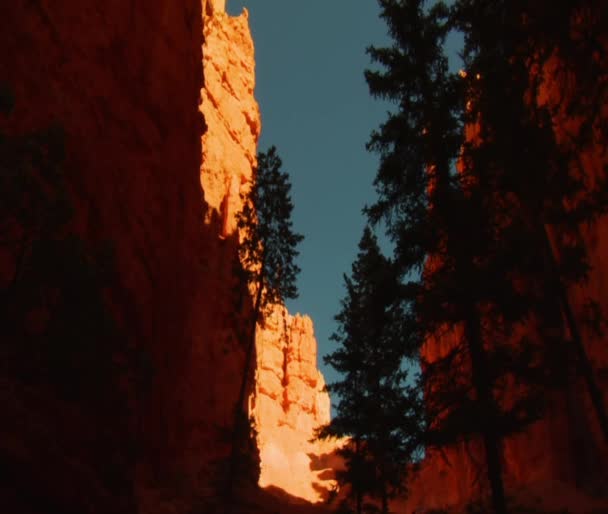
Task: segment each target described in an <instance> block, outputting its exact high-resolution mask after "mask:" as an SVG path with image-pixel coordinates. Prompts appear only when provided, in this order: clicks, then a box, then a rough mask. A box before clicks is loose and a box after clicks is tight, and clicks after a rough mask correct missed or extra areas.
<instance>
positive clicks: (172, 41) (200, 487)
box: [0, 0, 329, 514]
mask: <svg viewBox="0 0 608 514" xmlns="http://www.w3.org/2000/svg"><path fill="white" fill-rule="evenodd" d="M224 7H225V0H203V1H202V2H201V0H178V1H176V0H147V1H145V2H142V1H139V0H136V1H134V2H130V3H126V4H125V3H124V2H116V1H113V2H102V3H99V2H93V1H91V0H83V1H82V2H78V3H70V2H59V3H57V2H49V1H47V0H40V1H35V2H29V1H26V0H16V1H13V2H8V3H7V4H6V5H3V9H2V15H1V16H0V44H1V45H2V48H3V56H2V58H1V59H0V82H2V83H6V84H7V85H8V87H9V89H10V90H11V91H12V93H13V94H14V97H15V109H14V111H13V112H12V114H11V116H10V117H9V118H0V129H1V130H2V132H6V133H8V134H14V135H19V134H27V133H31V132H33V131H36V130H38V129H43V128H45V127H48V126H49V125H51V124H56V125H59V126H61V128H62V130H63V132H64V134H65V141H64V143H65V155H66V161H65V171H66V177H67V182H68V183H67V187H68V190H69V193H70V196H71V199H72V203H73V204H74V209H73V210H74V216H73V219H72V221H71V226H72V228H73V231H74V232H75V233H76V234H78V237H80V238H82V240H83V241H84V242H85V244H86V245H88V246H91V247H95V246H96V245H98V244H100V243H106V242H108V243H109V244H110V245H111V247H112V249H113V254H114V258H113V264H112V267H113V269H112V271H111V285H110V287H109V290H108V291H107V296H108V303H109V304H110V306H111V310H112V313H113V314H114V317H115V319H116V322H117V325H118V328H119V330H120V332H121V333H122V334H124V336H125V339H126V341H127V345H128V347H129V348H130V349H136V350H137V353H138V355H142V356H143V357H144V361H145V365H146V367H147V368H149V369H148V371H149V376H150V380H149V381H148V382H147V383H146V384H145V386H142V388H141V389H138V390H137V394H135V392H133V391H131V393H133V394H129V395H128V400H129V402H130V406H131V415H132V419H130V420H128V427H129V428H128V433H127V432H122V433H119V434H117V435H116V437H118V438H123V439H125V441H126V440H129V441H131V440H133V441H136V444H135V448H130V449H129V454H128V455H127V454H125V453H124V452H123V453H120V451H119V449H118V443H116V445H114V443H108V445H109V446H99V444H98V443H99V441H100V440H101V439H99V438H98V437H97V436H98V431H100V430H102V429H103V430H106V429H107V426H103V427H102V425H108V424H105V423H104V424H100V423H96V422H95V421H94V420H92V419H89V418H87V417H86V416H85V415H84V414H83V413H81V412H79V411H78V408H77V407H74V406H71V405H68V404H66V403H65V402H64V400H63V399H62V398H60V397H56V396H54V393H52V391H49V390H44V389H37V388H35V387H31V386H30V385H29V384H22V383H19V382H18V381H17V380H16V379H14V377H12V376H4V372H2V376H0V380H1V383H2V384H3V385H2V393H1V394H0V410H2V412H3V414H5V415H6V416H7V417H8V418H9V419H11V422H10V423H4V424H3V425H2V428H1V429H0V436H1V437H0V439H1V441H2V442H1V443H0V460H1V461H2V462H3V465H4V463H8V465H9V470H8V471H7V472H9V474H10V473H11V470H12V477H13V478H12V482H11V484H10V487H4V485H2V486H0V501H1V502H2V504H3V505H4V506H5V507H6V508H8V509H9V510H12V511H14V512H17V511H21V510H27V512H39V510H37V509H38V508H39V507H40V509H41V510H40V511H41V512H46V511H45V510H44V509H45V508H46V509H49V508H56V509H55V510H61V511H77V512H90V513H92V514H94V513H97V512H99V513H100V514H102V513H103V514H108V513H111V512H117V513H118V512H123V510H122V509H124V512H132V509H131V507H129V505H131V506H132V505H133V501H135V502H136V503H137V504H138V507H137V509H138V512H141V513H155V512H161V511H162V512H176V511H181V512H185V511H187V510H189V509H190V510H191V509H192V506H193V505H199V506H200V508H201V509H203V510H204V508H205V507H204V506H205V505H208V504H209V502H208V500H209V499H210V498H212V497H213V496H216V497H217V495H218V486H219V484H218V476H219V470H221V469H222V462H224V464H225V461H226V458H227V456H228V454H229V451H230V437H229V436H228V434H229V432H230V430H231V428H232V425H233V422H234V408H235V404H236V402H237V398H238V389H239V385H240V379H241V376H242V373H243V370H244V364H245V362H244V360H245V345H244V344H243V342H242V341H241V340H239V336H238V334H239V333H240V332H242V330H241V329H242V327H243V326H245V325H246V324H247V320H248V319H250V316H251V303H250V298H249V294H248V291H247V290H246V288H244V287H243V285H242V284H241V283H239V281H238V279H237V278H236V275H235V273H234V270H235V266H236V265H237V264H238V258H237V247H238V239H239V234H238V233H237V232H236V226H235V225H236V223H235V215H236V213H237V212H238V210H239V209H240V208H241V198H240V193H241V192H243V191H244V190H246V189H247V187H248V185H249V184H250V183H251V180H252V179H253V170H254V168H255V165H256V152H257V140H258V136H259V133H260V114H259V110H258V106H257V103H256V101H255V98H254V85H255V74H254V69H255V61H254V50H253V42H252V39H251V35H250V32H249V27H248V20H247V18H248V15H247V12H246V11H244V12H243V14H241V15H240V16H237V17H231V16H229V15H228V14H226V13H225V11H224ZM2 262H3V263H2V265H4V261H2ZM8 265H11V264H10V263H9V264H8ZM237 305H238V306H240V307H239V308H237ZM275 312H276V315H275V316H273V318H272V320H269V321H268V324H267V325H266V327H265V328H260V330H259V334H260V335H259V339H258V352H259V359H258V371H257V376H258V378H259V381H258V384H257V385H256V386H255V391H254V392H253V397H252V398H253V399H252V400H251V403H252V413H253V415H254V416H255V419H256V421H257V423H258V437H259V443H260V448H261V453H262V469H263V474H262V483H263V484H264V485H268V486H270V485H275V487H277V488H282V489H284V490H285V491H287V492H288V493H292V494H296V495H298V496H300V497H303V498H310V499H314V498H316V497H318V493H317V492H316V490H315V489H314V484H323V483H324V480H323V479H322V478H319V477H318V476H317V475H318V473H317V472H315V471H314V470H311V469H310V468H311V461H312V460H314V465H313V467H314V466H315V465H316V466H317V467H320V466H321V464H319V462H320V461H319V460H318V459H317V460H315V459H311V457H310V454H314V453H315V452H322V451H323V448H322V447H320V446H318V445H314V444H310V443H308V442H307V441H308V439H309V438H311V437H312V431H313V428H314V427H315V426H316V425H317V424H320V423H324V422H326V421H327V420H328V419H329V399H328V397H327V394H326V393H325V392H323V379H322V377H321V376H320V374H319V373H318V371H317V370H316V360H315V359H316V343H315V342H314V338H313V335H312V323H311V322H310V320H309V319H307V318H301V317H295V318H292V317H291V316H289V315H288V314H287V313H286V312H285V310H284V308H283V307H277V310H276V311H275ZM283 317H285V318H286V319H287V324H288V332H287V333H288V337H287V338H282V335H281V334H282V332H281V331H280V330H279V331H278V332H277V331H276V329H277V328H280V327H282V325H281V323H282V321H280V320H282V319H283ZM273 320H274V321H273ZM273 323H274V325H273ZM273 330H274V332H273ZM275 365H276V366H278V368H276V367H274V366H275ZM3 369H4V368H3ZM136 371H137V370H136ZM252 388H253V384H252ZM61 412H63V413H69V415H67V414H65V415H60V414H58V413H61ZM53 413H55V415H53ZM28 420H29V421H28ZM108 421H109V420H108ZM24 423H25V425H24ZM28 423H29V424H28ZM30 425H31V426H30ZM24 426H25V428H24ZM43 427H44V429H43ZM92 441H96V442H95V443H93V442H92ZM104 444H105V443H104ZM121 451H122V450H121ZM277 455H278V457H276V456H277ZM121 459H122V460H121ZM106 460H107V462H106ZM282 466H284V467H282ZM285 466H286V467H285ZM119 468H120V469H119ZM3 469H4V468H3ZM108 469H113V472H112V473H111V474H110V478H112V477H116V476H117V475H118V474H119V472H120V474H121V476H122V475H124V476H125V477H128V478H127V480H130V481H131V483H130V491H126V492H125V491H123V492H120V493H116V492H115V491H114V490H113V489H112V487H114V486H113V485H112V484H110V483H109V482H108V481H107V480H106V475H107V474H106V475H104V474H103V473H105V471H107V470H108ZM16 470H18V471H19V472H18V473H17V472H16ZM285 470H287V471H286V472H285ZM299 473H302V475H301V476H300V477H299V478H297V477H298V475H299ZM285 476H289V477H291V478H292V479H293V480H292V481H291V482H286V481H285V480H284V478H285ZM110 482H111V480H110ZM68 485H69V487H68ZM21 493H24V494H25V496H23V497H22V496H21ZM123 493H124V494H123ZM315 494H317V496H315ZM129 496H130V498H129ZM123 497H124V498H123ZM32 498H35V502H34V503H35V505H34V503H32V501H33V500H32ZM123 499H124V500H125V501H124V502H123ZM132 500H133V501H132ZM281 501H283V500H281ZM279 503H280V502H279ZM32 505H33V506H32ZM277 505H278V504H277V503H276V502H275V503H274V504H273V508H274V509H276V508H278V507H277ZM36 506H38V507H36ZM41 506H42V507H41ZM129 509H131V510H129Z"/></svg>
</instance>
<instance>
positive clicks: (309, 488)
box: [250, 306, 336, 502]
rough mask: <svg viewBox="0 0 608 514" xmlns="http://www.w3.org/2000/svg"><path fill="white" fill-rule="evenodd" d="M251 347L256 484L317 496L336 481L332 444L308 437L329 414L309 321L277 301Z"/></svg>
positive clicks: (309, 497)
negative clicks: (257, 465)
mask: <svg viewBox="0 0 608 514" xmlns="http://www.w3.org/2000/svg"><path fill="white" fill-rule="evenodd" d="M256 347H257V370H256V379H255V391H254V393H253V395H252V397H251V399H250V412H251V413H252V414H253V416H254V418H255V422H256V428H257V431H258V435H257V440H258V447H259V450H260V461H261V462H260V465H261V474H260V485H261V486H262V487H268V486H273V487H276V488H279V489H282V490H283V491H285V492H287V493H289V494H290V495H292V496H295V497H297V498H302V499H305V500H308V501H311V502H316V501H319V500H322V499H324V498H325V497H326V496H327V493H328V491H329V490H330V489H331V488H332V487H333V486H334V485H335V481H334V480H333V477H334V473H333V469H331V467H332V465H333V463H332V462H331V461H330V460H329V458H330V454H331V452H332V451H333V450H334V449H335V447H336V443H335V442H332V441H327V442H320V441H311V439H313V437H314V431H315V429H316V428H318V427H319V426H321V425H324V424H327V423H329V419H330V400H329V395H328V394H327V391H325V381H324V379H323V375H322V374H321V373H320V372H319V370H318V369H317V342H316V340H315V337H314V332H313V325H312V320H311V319H310V318H309V317H307V316H300V315H296V316H291V315H290V314H289V313H288V312H287V310H286V309H285V308H284V307H282V306H277V307H276V308H275V309H274V310H273V312H272V314H271V315H270V316H269V317H268V319H267V320H266V322H265V323H264V325H263V326H262V327H260V328H259V329H258V332H257V337H256Z"/></svg>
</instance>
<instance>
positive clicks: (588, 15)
mask: <svg viewBox="0 0 608 514" xmlns="http://www.w3.org/2000/svg"><path fill="white" fill-rule="evenodd" d="M547 9H550V7H549V4H547V3H546V2H542V1H538V2H531V3H530V2H526V3H518V2H493V3H491V4H487V5H486V4H483V3H482V2H476V1H469V0H462V1H459V2H456V4H455V6H454V8H453V13H452V16H453V19H454V21H455V23H456V25H457V26H459V27H461V28H462V29H463V31H464V33H465V35H466V47H465V53H464V57H465V62H466V68H467V70H468V72H469V73H468V76H467V82H468V86H467V90H468V91H469V95H470V104H469V105H470V109H469V119H470V121H471V122H472V123H478V125H479V134H478V137H477V141H476V142H475V144H471V145H468V146H466V147H465V151H464V158H463V162H465V165H466V166H467V167H468V168H469V169H471V170H472V169H475V170H478V173H479V170H483V171H482V173H483V174H484V175H485V178H484V180H486V181H488V182H489V183H490V184H491V187H492V188H493V189H494V191H495V192H498V194H499V195H500V197H501V201H500V205H501V207H502V208H503V209H504V212H503V213H502V216H503V217H504V218H505V219H510V220H517V223H518V232H519V234H518V238H519V240H520V241H523V240H524V239H526V240H527V243H526V245H525V251H526V252H527V253H528V254H531V253H536V255H537V263H540V266H537V268H536V269H534V270H533V269H530V268H528V269H527V270H526V271H527V273H526V277H525V280H526V282H527V283H528V284H532V283H534V282H535V281H536V282H537V284H538V287H540V288H541V290H542V292H541V294H540V295H539V297H537V299H536V305H537V306H546V305H547V298H546V297H547V296H553V297H554V298H556V299H557V302H554V306H553V308H551V309H549V310H548V311H546V310H545V311H544V312H542V311H541V309H538V308H533V307H531V308H529V310H530V311H531V312H533V314H534V317H535V319H537V320H539V321H540V322H541V323H542V324H544V325H545V326H547V327H548V328H549V331H553V332H556V331H557V332H560V331H561V332H562V333H564V332H567V333H568V334H569V339H571V344H570V345H567V346H568V348H572V349H571V350H569V351H571V353H572V354H573V356H574V360H575V361H576V362H577V366H578V370H579V373H580V374H581V376H583V377H584V379H585V382H586V384H587V388H588V391H589V395H590V397H591V399H592V404H593V406H594V409H595V412H596V415H597V418H598V421H599V424H600V427H601V429H602V431H603V433H604V437H605V439H606V440H607V441H608V416H607V414H606V408H605V404H604V399H603V397H602V393H601V390H600V388H599V386H598V384H597V382H596V380H595V377H594V371H593V369H592V366H591V364H590V361H589V358H588V356H587V354H586V350H585V346H584V343H583V341H582V337H581V331H580V328H579V324H578V322H577V320H576V319H575V316H574V314H573V310H572V307H571V305H570V302H569V299H568V294H567V288H568V286H569V285H572V284H580V283H583V282H584V281H585V280H586V277H587V274H588V272H589V264H588V260H587V255H586V249H585V247H584V246H583V244H582V242H581V238H580V237H579V227H580V225H581V224H583V223H586V224H592V223H594V221H595V220H596V219H597V218H598V217H599V216H600V215H602V214H604V213H605V212H606V211H607V207H608V201H607V200H608V187H607V185H608V176H607V175H606V173H605V171H604V174H603V175H604V177H603V178H601V177H600V176H598V178H597V179H596V181H595V184H593V181H592V180H590V176H591V175H592V174H593V173H592V172H591V171H590V170H587V169H585V167H584V166H583V165H582V163H581V161H580V159H579V158H578V156H579V154H580V152H581V150H582V148H584V146H585V145H588V144H589V142H590V141H591V140H592V139H593V135H592V132H593V130H595V129H594V127H597V126H598V125H599V124H600V123H601V122H600V120H599V118H598V101H599V98H601V94H602V93H601V86H599V87H598V84H601V82H602V81H601V77H602V76H603V77H605V76H606V73H607V69H606V66H605V64H602V60H601V55H602V54H603V53H604V51H603V50H602V48H603V47H602V45H601V44H600V33H601V28H600V27H601V26H602V25H601V16H599V17H598V18H595V16H594V13H595V12H596V11H598V9H593V8H592V6H591V5H590V4H589V3H588V2H586V1H584V0H583V1H576V2H566V3H563V4H560V7H559V8H557V9H556V8H555V6H554V8H552V9H550V12H551V15H550V16H547V12H548V11H547ZM604 19H605V15H604ZM575 20H578V21H577V22H575ZM549 59H553V60H554V62H557V63H559V66H557V69H558V71H557V72H555V73H554V75H553V77H551V79H552V80H553V81H554V84H555V85H557V84H558V83H559V82H560V81H562V82H565V78H566V77H570V80H571V81H572V82H574V83H576V86H577V92H576V93H575V94H572V93H570V94H568V93H567V92H566V93H565V94H564V99H563V100H564V101H563V105H561V106H560V109H562V110H563V112H565V113H568V114H569V115H575V116H577V117H579V120H580V128H579V129H578V131H575V135H573V136H572V140H571V141H567V142H566V143H563V142H559V141H558V136H557V134H556V128H555V127H554V121H553V117H554V116H555V115H556V114H557V113H556V112H555V110H554V109H555V108H554V107H553V106H551V105H550V104H548V103H547V104H544V105H541V104H540V103H539V102H537V95H538V94H539V91H540V87H541V83H542V80H543V66H544V65H545V64H546V63H547V61H548V60H549ZM598 175H601V174H598ZM494 198H497V195H494ZM551 233H552V234H556V235H558V241H557V251H558V253H559V259H558V255H556V252H555V250H554V245H553V244H552V242H551V237H550V234H551ZM558 261H559V263H558ZM510 266H511V267H514V262H511V263H510ZM519 266H520V269H521V266H522V263H521V258H520V263H519ZM534 277H541V280H542V282H541V283H539V282H540V281H539V280H537V279H536V280H535V278H534ZM543 296H545V298H543ZM556 307H557V310H559V311H561V314H560V313H557V314H556V312H555V311H556ZM562 318H563V322H562ZM562 324H563V326H562ZM544 337H545V338H547V339H549V340H550V339H551V338H550V337H548V336H547V334H546V333H545V334H544ZM562 339H563V337H562ZM561 345H562V346H564V341H562V343H561Z"/></svg>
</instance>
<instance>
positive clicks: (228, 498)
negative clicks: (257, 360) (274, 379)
mask: <svg viewBox="0 0 608 514" xmlns="http://www.w3.org/2000/svg"><path fill="white" fill-rule="evenodd" d="M263 287H264V286H263V278H262V277H261V276H260V278H259V280H258V291H257V294H256V299H255V304H254V308H253V316H252V319H251V327H250V330H249V333H248V335H249V341H248V343H247V352H246V354H245V368H244V369H243V376H242V377H241V386H240V389H239V397H238V400H237V403H236V405H235V407H234V423H233V428H232V449H231V453H230V465H229V468H228V480H227V483H226V494H225V501H224V503H225V510H224V512H225V514H231V512H232V506H233V491H234V482H235V479H236V475H237V474H238V451H237V449H238V445H239V439H240V437H241V436H242V434H240V432H239V417H240V416H241V410H242V408H243V403H244V401H245V393H246V391H247V381H248V380H247V379H248V378H249V373H250V371H251V364H252V362H251V361H252V360H253V351H254V349H255V329H256V325H257V322H258V317H259V315H260V308H261V306H262V292H263Z"/></svg>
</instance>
